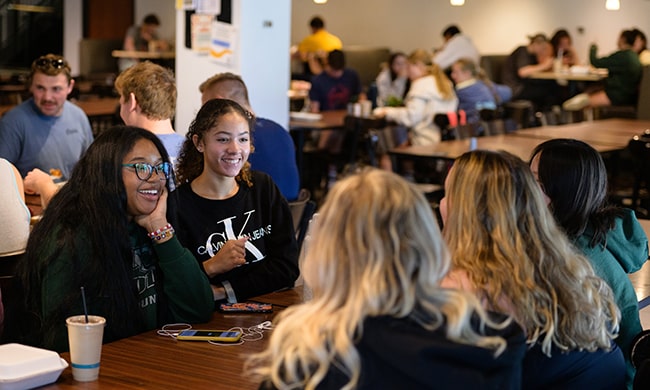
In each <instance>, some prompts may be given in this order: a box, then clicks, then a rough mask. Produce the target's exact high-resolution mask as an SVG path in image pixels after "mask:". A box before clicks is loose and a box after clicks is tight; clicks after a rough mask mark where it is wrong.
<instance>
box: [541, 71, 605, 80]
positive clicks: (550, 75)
mask: <svg viewBox="0 0 650 390" xmlns="http://www.w3.org/2000/svg"><path fill="white" fill-rule="evenodd" d="M528 78H531V79H539V80H569V81H599V80H602V79H606V78H607V72H605V71H601V70H594V71H590V72H589V73H572V72H570V71H566V72H553V71H550V72H549V71H546V72H535V73H533V74H532V75H530V76H529V77H528Z"/></svg>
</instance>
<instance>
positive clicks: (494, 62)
mask: <svg viewBox="0 0 650 390" xmlns="http://www.w3.org/2000/svg"><path fill="white" fill-rule="evenodd" d="M507 59H508V55H507V54H493V55H485V56H481V63H480V66H481V68H483V71H484V72H485V75H486V76H487V77H488V78H489V79H490V80H492V81H493V82H495V83H497V84H501V79H502V76H501V73H502V72H503V66H504V64H505V63H506V60H507Z"/></svg>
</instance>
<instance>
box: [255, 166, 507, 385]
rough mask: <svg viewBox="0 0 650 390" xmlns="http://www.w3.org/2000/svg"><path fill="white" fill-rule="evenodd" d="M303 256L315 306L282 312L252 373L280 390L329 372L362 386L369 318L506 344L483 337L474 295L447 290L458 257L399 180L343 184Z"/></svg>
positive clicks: (372, 177)
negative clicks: (360, 346)
mask: <svg viewBox="0 0 650 390" xmlns="http://www.w3.org/2000/svg"><path fill="white" fill-rule="evenodd" d="M310 236H311V237H310V239H309V241H308V242H307V244H306V245H307V249H306V250H305V251H304V252H303V253H302V256H303V258H302V264H303V265H304V268H303V270H302V271H303V276H304V279H305V283H306V284H307V285H308V286H309V287H310V288H311V289H312V291H313V299H312V300H311V301H308V302H305V303H303V304H300V305H296V306H292V307H289V308H287V309H286V310H284V311H283V312H282V313H280V314H279V315H278V317H277V318H278V319H279V323H278V325H277V327H276V328H275V330H274V331H273V335H272V337H271V340H270V342H269V346H268V348H267V349H266V350H265V351H264V352H263V353H261V354H258V355H256V356H253V357H252V358H251V360H250V361H249V364H248V368H249V369H250V370H251V371H252V372H253V373H254V374H257V375H259V376H261V378H262V379H265V380H270V381H272V383H273V384H274V385H275V386H276V387H277V388H298V387H300V388H306V389H314V388H316V387H317V386H318V384H319V383H320V382H321V381H322V380H323V378H324V377H325V376H326V374H327V373H328V370H329V369H330V367H331V366H332V365H334V364H336V366H337V367H339V368H341V370H342V371H343V372H344V373H346V374H347V375H348V376H349V378H350V381H349V382H348V383H347V385H346V386H345V387H344V388H346V389H349V388H353V387H355V386H356V384H357V381H358V380H359V377H360V371H361V362H360V356H359V352H358V351H357V349H356V348H355V345H354V343H355V340H358V339H359V338H360V337H361V336H362V333H363V321H364V320H365V319H366V318H367V317H373V316H392V317H396V318H406V317H408V318H410V319H412V320H413V321H416V322H417V323H418V324H420V325H421V326H422V327H423V328H426V329H429V330H434V329H437V328H440V327H444V329H445V333H446V336H447V337H448V338H449V339H451V340H454V341H456V342H459V343H464V344H469V345H475V346H480V347H484V348H489V349H493V350H494V351H495V355H498V354H500V353H501V352H502V351H503V350H504V348H505V347H506V342H505V340H504V339H503V338H501V337H487V336H483V335H481V334H479V333H477V332H475V331H474V330H473V329H472V327H471V325H470V317H471V316H472V315H473V314H476V315H477V316H478V318H479V319H481V321H482V323H483V324H485V325H487V326H490V327H492V328H501V327H502V326H505V323H504V324H495V323H493V322H491V321H490V320H489V319H488V318H487V315H486V313H485V312H484V311H483V309H482V308H481V306H480V303H479V302H478V300H477V299H476V298H474V297H473V296H471V295H469V294H467V293H464V292H462V291H459V290H453V289H443V288H441V287H439V282H440V280H441V279H442V278H443V277H444V276H445V274H446V273H447V271H448V269H449V265H450V257H449V253H448V251H447V249H446V247H445V245H444V242H443V241H442V238H441V235H440V231H439V229H438V226H437V223H436V221H435V219H434V216H433V213H432V211H431V207H430V206H429V204H428V202H427V201H426V200H425V199H424V197H423V196H422V194H421V193H420V192H419V191H418V190H417V189H415V188H413V187H412V186H411V185H410V184H409V183H408V182H406V181H405V180H403V179H402V178H400V177H399V176H397V175H395V174H393V173H390V172H386V171H382V170H376V169H371V170H366V171H362V172H361V173H359V174H357V175H354V176H350V177H347V178H345V179H344V180H342V181H340V182H339V183H337V184H336V185H335V186H334V188H333V189H332V190H331V191H330V193H329V194H328V196H327V200H326V202H325V204H324V205H323V207H322V209H321V210H320V212H319V215H318V218H317V219H316V220H314V222H313V223H312V228H311V232H310Z"/></svg>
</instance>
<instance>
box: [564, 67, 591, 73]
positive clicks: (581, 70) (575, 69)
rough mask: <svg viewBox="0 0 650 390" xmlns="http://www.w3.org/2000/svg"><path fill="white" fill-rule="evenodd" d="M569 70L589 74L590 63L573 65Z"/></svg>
mask: <svg viewBox="0 0 650 390" xmlns="http://www.w3.org/2000/svg"><path fill="white" fill-rule="evenodd" d="M569 71H570V72H571V73H573V74H588V73H589V72H590V71H591V68H590V67H589V65H573V66H572V67H571V68H569Z"/></svg>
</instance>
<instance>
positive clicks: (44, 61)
mask: <svg viewBox="0 0 650 390" xmlns="http://www.w3.org/2000/svg"><path fill="white" fill-rule="evenodd" d="M35 64H36V66H37V67H39V68H47V67H48V66H51V67H53V68H55V69H61V68H63V67H65V66H67V63H66V62H65V60H64V59H63V58H39V59H37V60H36V62H35Z"/></svg>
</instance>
